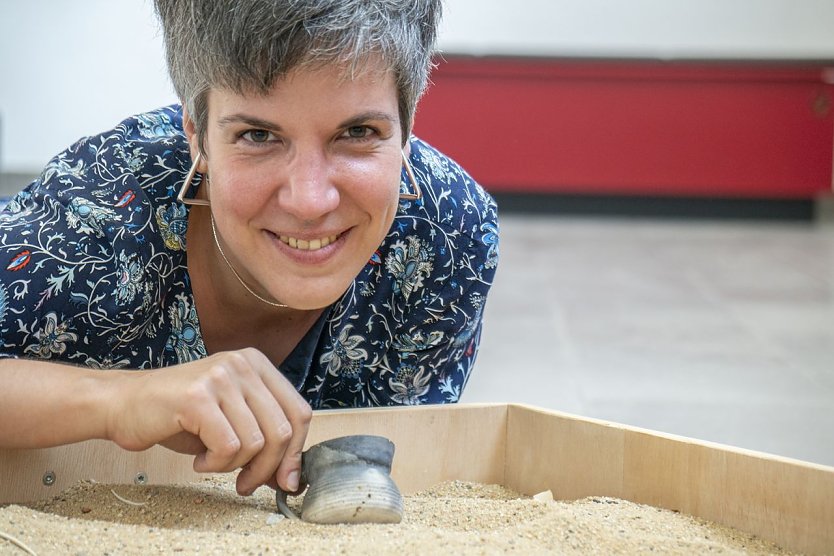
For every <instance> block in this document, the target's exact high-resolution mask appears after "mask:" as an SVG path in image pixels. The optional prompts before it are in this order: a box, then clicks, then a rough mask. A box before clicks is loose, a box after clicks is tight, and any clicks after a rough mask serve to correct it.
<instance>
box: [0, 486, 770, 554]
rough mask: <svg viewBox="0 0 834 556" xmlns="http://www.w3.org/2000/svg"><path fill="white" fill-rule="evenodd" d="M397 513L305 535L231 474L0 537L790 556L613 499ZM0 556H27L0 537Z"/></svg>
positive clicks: (116, 550)
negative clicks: (390, 519)
mask: <svg viewBox="0 0 834 556" xmlns="http://www.w3.org/2000/svg"><path fill="white" fill-rule="evenodd" d="M300 502H301V499H300V498H296V499H291V505H292V506H294V507H296V508H298V507H300ZM137 504H141V505H137ZM404 508H405V514H404V518H403V522H402V523H400V524H397V525H313V524H308V523H304V522H300V521H291V520H288V519H285V518H283V516H280V515H279V514H277V513H276V508H275V497H274V492H273V491H272V490H270V489H269V488H266V487H262V488H260V489H258V490H257V491H256V492H255V493H254V494H253V495H252V496H250V497H246V498H244V497H240V496H238V495H237V494H236V493H235V492H234V477H233V476H231V475H226V476H222V475H220V476H211V477H206V478H205V479H204V480H202V481H200V482H198V483H194V484H189V485H181V486H151V485H145V486H135V485H116V486H114V485H102V484H95V483H91V482H82V483H79V484H78V485H76V486H75V487H73V488H70V489H68V490H66V491H64V492H62V493H61V494H59V495H58V496H56V497H55V498H53V499H51V500H47V501H43V502H38V503H35V504H32V505H31V506H19V505H9V506H5V507H0V533H3V534H6V535H11V536H13V537H14V538H15V539H17V540H19V541H21V542H22V543H24V544H25V545H26V546H27V547H29V548H31V549H32V550H33V551H34V552H35V553H37V554H39V555H42V554H59V553H60V554H148V553H154V552H157V553H158V552H164V553H175V554H224V555H225V554H291V553H295V554H357V553H363V554H370V553H373V554H398V555H403V554H425V553H432V552H439V551H440V550H443V551H444V552H450V553H455V554H503V553H517V554H525V555H526V554H542V553H555V554H590V553H597V554H641V553H649V552H653V553H658V552H659V553H664V554H687V555H689V554H695V553H698V554H703V553H707V552H709V553H710V554H786V552H784V551H781V550H780V549H779V548H778V547H776V546H774V545H772V544H769V543H766V542H764V541H762V540H761V539H757V538H754V537H752V536H750V535H748V534H745V533H741V532H739V531H735V530H732V529H729V528H726V527H721V526H717V525H715V524H712V523H709V522H705V521H702V520H699V519H696V518H693V517H690V516H686V515H681V514H678V513H676V512H672V511H669V510H663V509H658V508H654V507H651V506H644V505H639V504H634V503H631V502H628V501H624V500H618V499H614V498H602V497H593V498H586V499H583V500H577V501H572V502H558V501H557V502H547V501H544V502H540V501H537V500H533V499H532V498H530V497H525V496H521V495H519V494H516V493H514V492H512V491H510V490H507V489H505V488H503V487H500V486H495V485H481V484H474V483H465V482H459V481H454V482H448V483H443V484H441V485H438V486H436V487H434V488H432V489H430V490H427V491H424V492H421V493H417V494H414V495H410V496H406V497H405V500H404ZM0 554H26V552H25V551H24V549H22V548H20V547H18V546H16V545H15V544H13V543H12V542H11V541H9V540H7V539H3V538H0Z"/></svg>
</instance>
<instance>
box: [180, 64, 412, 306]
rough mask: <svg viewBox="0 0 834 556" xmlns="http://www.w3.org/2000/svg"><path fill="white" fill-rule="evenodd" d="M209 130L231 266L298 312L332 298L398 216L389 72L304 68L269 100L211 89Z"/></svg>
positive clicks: (397, 155)
mask: <svg viewBox="0 0 834 556" xmlns="http://www.w3.org/2000/svg"><path fill="white" fill-rule="evenodd" d="M186 130H187V133H189V131H190V133H189V135H190V137H189V140H190V142H191V146H192V152H196V151H195V150H194V147H195V146H196V137H195V136H194V135H193V129H192V128H191V126H190V125H188V124H187V125H186ZM206 131H207V133H206V142H205V147H206V154H207V157H206V159H205V161H204V163H203V167H202V168H200V169H199V170H200V171H201V172H203V173H207V174H208V176H209V180H210V188H209V197H210V200H211V211H212V213H213V214H214V218H215V222H216V226H217V234H218V237H219V241H220V242H221V245H222V246H223V250H224V252H225V253H226V256H227V257H228V259H229V261H230V262H231V264H232V265H233V266H234V267H235V269H236V270H237V271H238V273H239V274H240V275H241V277H242V278H243V280H244V281H246V283H247V284H248V285H249V286H250V287H251V288H252V289H253V290H254V291H255V292H257V293H259V294H260V295H261V296H264V297H268V298H272V299H275V300H277V301H279V302H281V303H285V304H287V305H289V306H290V307H293V308H296V309H317V308H321V307H325V306H327V305H329V304H331V303H333V302H334V301H335V300H336V299H338V298H339V297H340V296H341V295H342V294H343V293H344V292H345V290H346V289H347V287H348V286H349V285H350V283H351V282H352V281H353V279H354V278H355V277H356V275H357V274H358V273H359V272H360V270H361V269H362V268H363V266H364V265H365V264H366V263H367V262H368V259H369V258H370V257H371V255H372V254H373V252H374V250H375V249H376V248H377V247H378V246H379V244H380V243H381V242H382V240H383V238H384V237H385V235H386V234H387V232H388V229H389V227H390V226H391V222H392V221H393V218H394V215H395V213H396V210H397V204H398V195H399V176H400V169H401V164H402V155H401V144H402V141H401V139H402V138H401V131H400V120H399V113H398V104H397V90H396V86H395V84H394V79H393V76H392V74H391V72H389V71H384V70H381V69H380V66H375V65H374V64H369V65H368V66H367V69H366V70H365V71H363V72H361V73H359V74H358V75H356V76H354V77H352V78H349V77H346V76H345V71H344V70H343V69H342V68H339V67H327V68H316V69H305V70H299V71H296V72H294V73H292V74H290V75H288V76H287V77H286V78H284V79H281V80H279V81H278V82H277V83H276V85H275V87H274V88H273V89H272V91H271V92H270V93H269V94H268V95H266V96H262V95H239V94H236V93H232V92H229V91H226V90H212V91H211V92H210V93H209V97H208V124H207V130H206ZM214 254H215V255H217V256H219V254H218V253H216V252H215V253H214ZM221 267H222V265H221Z"/></svg>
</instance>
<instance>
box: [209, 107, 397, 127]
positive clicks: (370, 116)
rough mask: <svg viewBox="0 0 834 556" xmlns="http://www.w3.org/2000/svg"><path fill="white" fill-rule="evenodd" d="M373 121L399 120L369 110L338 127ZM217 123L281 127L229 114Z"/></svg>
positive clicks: (248, 117)
mask: <svg viewBox="0 0 834 556" xmlns="http://www.w3.org/2000/svg"><path fill="white" fill-rule="evenodd" d="M373 120H382V121H386V122H389V123H391V124H397V123H398V122H399V118H395V117H394V116H392V115H391V114H389V113H387V112H382V111H378V110H370V111H368V112H362V113H360V114H356V115H355V116H351V117H350V118H348V119H347V120H345V121H343V122H342V123H341V124H339V127H352V126H355V125H360V124H363V123H365V122H368V121H373ZM217 123H218V124H219V125H220V126H221V127H225V126H227V125H230V124H241V123H242V124H246V125H248V126H251V127H256V128H258V129H268V130H275V131H280V129H281V126H279V125H278V124H276V123H273V122H270V121H267V120H263V119H261V118H256V117H254V116H249V115H247V114H230V115H228V116H224V117H222V118H220V119H219V120H218V122H217Z"/></svg>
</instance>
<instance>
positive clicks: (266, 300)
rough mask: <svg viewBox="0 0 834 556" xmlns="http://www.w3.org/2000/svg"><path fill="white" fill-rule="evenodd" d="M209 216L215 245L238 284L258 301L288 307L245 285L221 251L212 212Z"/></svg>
mask: <svg viewBox="0 0 834 556" xmlns="http://www.w3.org/2000/svg"><path fill="white" fill-rule="evenodd" d="M209 218H211V235H212V236H213V237H214V244H215V245H216V246H217V250H218V251H220V256H221V257H223V260H224V261H226V265H227V266H228V267H229V270H231V271H232V274H234V275H235V278H237V281H238V282H240V285H241V286H243V287H244V288H246V291H248V292H249V293H251V294H252V295H254V296H255V297H256V298H258V299H259V300H260V301H263V302H264V303H266V304H267V305H271V306H273V307H283V308H286V307H289V305H284V304H283V303H276V302H274V301H270V300H268V299H264V298H263V297H261V296H260V295H258V294H256V293H255V292H253V291H252V288H250V287H249V286H247V285H246V282H244V281H243V278H241V277H240V274H238V273H237V270H235V267H233V266H232V263H230V262H229V259H227V258H226V253H224V252H223V248H222V247H220V241H219V240H218V239H217V228H216V227H215V225H214V215H213V214H212V215H211V216H210V217H209Z"/></svg>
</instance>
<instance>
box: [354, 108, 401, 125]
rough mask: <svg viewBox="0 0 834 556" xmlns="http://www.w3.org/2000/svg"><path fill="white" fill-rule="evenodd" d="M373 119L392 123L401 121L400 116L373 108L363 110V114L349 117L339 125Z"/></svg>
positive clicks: (361, 122) (360, 122)
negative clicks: (396, 116)
mask: <svg viewBox="0 0 834 556" xmlns="http://www.w3.org/2000/svg"><path fill="white" fill-rule="evenodd" d="M373 120H382V121H385V122H388V123H390V124H397V123H398V122H399V118H395V117H394V116H392V115H391V114H389V113H388V112H381V111H377V110H371V111H368V112H362V113H361V114H357V115H355V116H352V117H350V118H348V119H347V120H345V121H344V122H342V123H341V124H339V127H352V126H355V125H359V124H363V123H365V122H367V121H373Z"/></svg>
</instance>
